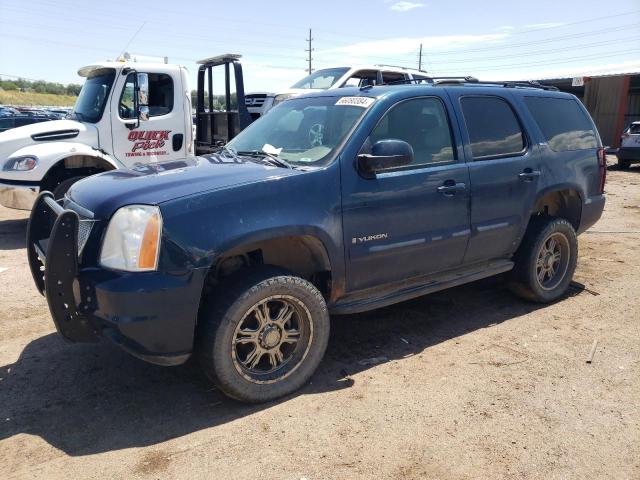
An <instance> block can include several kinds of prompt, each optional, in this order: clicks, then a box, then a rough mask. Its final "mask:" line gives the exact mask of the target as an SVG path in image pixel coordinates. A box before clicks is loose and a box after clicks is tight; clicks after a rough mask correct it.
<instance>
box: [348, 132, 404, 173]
mask: <svg viewBox="0 0 640 480" xmlns="http://www.w3.org/2000/svg"><path fill="white" fill-rule="evenodd" d="M411 162H413V147H411V145H409V144H408V143H407V142H405V141H403V140H397V139H395V138H388V139H385V140H378V141H377V142H376V143H374V144H373V147H371V153H370V154H369V153H363V154H360V155H358V170H360V172H362V173H364V174H365V175H367V176H372V175H374V174H375V173H376V172H379V171H381V170H388V169H390V168H397V167H404V166H405V165H409V164H411Z"/></svg>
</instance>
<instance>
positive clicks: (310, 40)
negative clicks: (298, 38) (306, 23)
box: [305, 29, 314, 75]
mask: <svg viewBox="0 0 640 480" xmlns="http://www.w3.org/2000/svg"><path fill="white" fill-rule="evenodd" d="M305 40H306V41H307V43H308V45H309V48H307V49H306V50H305V52H308V53H309V56H308V58H307V61H308V62H309V68H308V69H307V72H308V73H309V75H311V73H313V68H311V60H313V58H311V52H313V50H314V49H313V48H311V42H312V41H313V38H311V29H309V38H306V39H305Z"/></svg>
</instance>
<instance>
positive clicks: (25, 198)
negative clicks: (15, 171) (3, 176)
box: [0, 181, 40, 210]
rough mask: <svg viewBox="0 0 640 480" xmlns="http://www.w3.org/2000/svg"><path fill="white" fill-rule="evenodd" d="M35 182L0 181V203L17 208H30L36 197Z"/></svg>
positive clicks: (38, 187) (37, 186)
mask: <svg viewBox="0 0 640 480" xmlns="http://www.w3.org/2000/svg"><path fill="white" fill-rule="evenodd" d="M38 192H40V185H38V184H37V183H35V184H31V183H15V184H14V183H6V182H2V181H0V205H2V206H4V207H7V208H16V209H18V210H31V208H32V207H33V204H34V203H35V201H36V198H38Z"/></svg>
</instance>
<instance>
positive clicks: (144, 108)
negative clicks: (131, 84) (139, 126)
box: [137, 73, 149, 122]
mask: <svg viewBox="0 0 640 480" xmlns="http://www.w3.org/2000/svg"><path fill="white" fill-rule="evenodd" d="M137 80H138V82H137V83H138V89H137V91H138V98H137V99H138V105H137V107H138V108H137V113H138V120H140V121H143V122H146V121H147V120H149V75H148V74H146V73H138V74H137Z"/></svg>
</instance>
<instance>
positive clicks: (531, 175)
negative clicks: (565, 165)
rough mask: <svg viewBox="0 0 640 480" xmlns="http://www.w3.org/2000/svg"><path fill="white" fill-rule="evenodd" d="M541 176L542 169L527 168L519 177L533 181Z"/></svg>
mask: <svg viewBox="0 0 640 480" xmlns="http://www.w3.org/2000/svg"><path fill="white" fill-rule="evenodd" d="M539 176H540V170H532V169H531V168H525V169H524V170H523V171H522V173H521V174H520V175H518V177H519V178H520V180H522V181H525V182H532V181H533V180H535V179H536V178H538V177H539Z"/></svg>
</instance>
